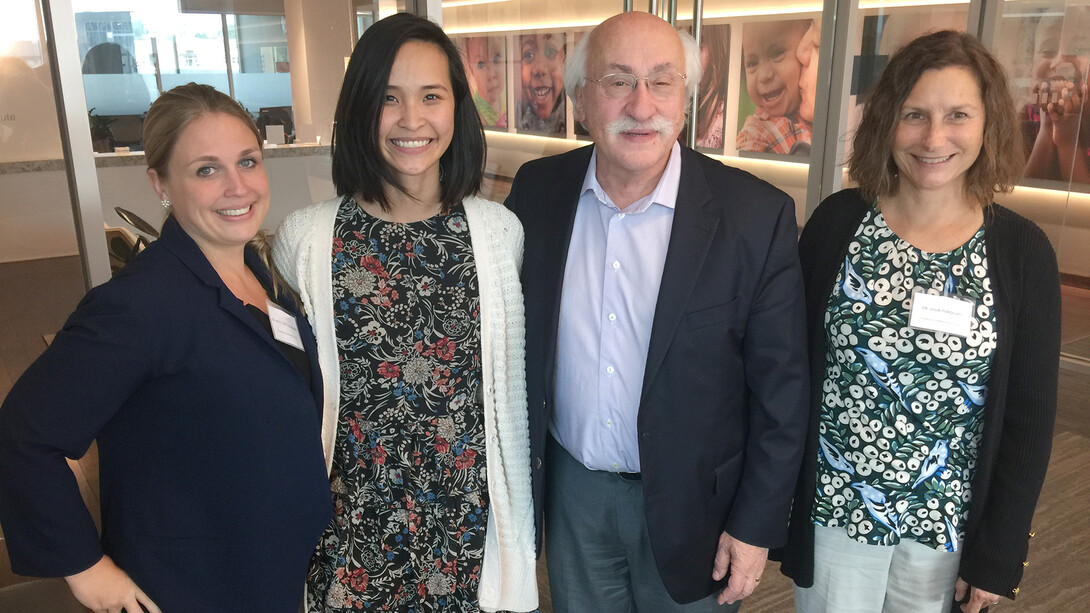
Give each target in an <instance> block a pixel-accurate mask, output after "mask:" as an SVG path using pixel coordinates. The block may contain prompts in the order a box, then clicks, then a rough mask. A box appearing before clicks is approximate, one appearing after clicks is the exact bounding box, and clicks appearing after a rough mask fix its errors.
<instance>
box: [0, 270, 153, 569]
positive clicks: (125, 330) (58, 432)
mask: <svg viewBox="0 0 1090 613" xmlns="http://www.w3.org/2000/svg"><path fill="white" fill-rule="evenodd" d="M111 289H116V288H109V287H99V288H96V289H95V290H92V291H91V293H89V294H88V295H87V296H86V297H85V298H84V300H83V301H82V302H81V303H80V306H79V307H78V308H77V309H76V311H75V313H73V314H72V316H71V317H70V318H69V319H68V321H67V323H66V324H65V326H64V328H63V329H62V330H61V332H60V333H59V334H57V337H56V339H55V340H54V342H53V343H52V345H51V346H50V347H49V348H48V349H47V350H46V351H45V353H44V354H42V356H41V357H40V358H39V359H38V360H37V361H35V362H34V363H33V364H32V365H31V366H30V368H29V369H27V371H26V372H25V373H24V374H23V376H22V377H20V379H19V380H18V381H17V382H16V383H15V386H14V387H13V388H12V390H11V393H10V394H8V396H7V398H6V400H5V401H4V404H3V406H2V407H0V523H2V524H3V527H4V536H5V537H6V539H7V546H8V554H9V556H10V558H11V567H12V570H14V571H15V572H16V573H19V574H21V575H29V576H39V577H57V576H66V575H71V574H75V573H77V572H80V571H83V570H86V569H87V568H89V567H90V566H92V565H93V564H94V563H95V562H97V561H98V560H99V558H101V556H102V549H101V547H100V545H99V538H98V533H97V531H96V529H95V523H94V521H93V520H92V519H91V515H90V513H88V511H87V508H86V507H85V506H84V504H83V500H82V498H81V497H80V492H79V487H78V486H77V484H76V480H75V478H74V476H73V475H72V471H71V470H70V469H69V467H68V464H67V462H66V461H65V458H70V459H77V458H80V457H81V456H83V455H84V454H85V453H86V452H87V449H88V447H89V446H90V445H91V442H92V441H93V440H94V439H95V438H96V436H97V435H98V433H99V431H100V430H102V428H103V427H104V426H105V425H106V424H107V423H108V422H109V421H110V420H111V419H112V418H113V417H114V416H115V414H116V413H117V412H118V410H119V409H120V408H121V407H122V406H123V405H124V403H125V402H126V400H127V399H128V398H129V397H130V396H131V395H132V394H133V392H134V391H135V390H136V389H137V388H138V387H139V386H140V385H141V384H142V383H143V382H144V381H145V380H146V379H147V378H148V376H149V375H148V372H149V369H150V368H151V366H149V364H150V363H152V362H153V361H154V360H153V359H151V357H150V356H151V355H153V354H154V353H155V351H156V348H155V347H154V343H155V341H153V340H152V339H151V337H150V335H149V334H146V333H145V330H147V329H149V328H150V326H149V325H148V324H147V323H146V321H147V318H148V315H147V313H146V309H148V307H140V306H138V305H136V304H134V301H133V300H128V299H126V298H127V297H126V295H124V292H117V291H111Z"/></svg>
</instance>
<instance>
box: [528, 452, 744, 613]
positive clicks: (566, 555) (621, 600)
mask: <svg viewBox="0 0 1090 613" xmlns="http://www.w3.org/2000/svg"><path fill="white" fill-rule="evenodd" d="M546 454H547V455H546V457H547V461H548V466H549V481H548V483H547V484H546V488H547V490H546V505H545V518H546V529H545V561H546V564H547V565H548V569H549V586H550V589H551V591H552V600H553V610H554V611H555V612H556V613H586V612H593V613H637V612H639V613H705V612H706V613H733V612H734V611H737V610H738V608H739V607H740V606H741V603H740V602H738V603H735V604H734V605H730V606H728V605H720V604H718V603H717V602H716V601H715V598H716V594H713V595H711V596H709V597H708V598H704V599H702V600H698V601H697V602H693V603H690V604H684V605H683V604H678V603H676V602H674V600H673V599H672V598H670V595H669V594H668V593H667V592H666V586H665V585H663V583H662V578H661V577H660V576H659V572H658V569H657V568H656V566H655V558H654V555H653V553H652V552H651V541H650V538H649V537H648V534H647V520H646V518H645V517H644V512H643V484H642V483H641V482H640V481H631V480H627V479H624V478H622V477H620V476H618V475H617V474H615V473H610V472H603V471H597V470H590V469H588V468H586V467H585V466H583V465H582V464H581V463H580V462H579V461H578V460H576V459H575V458H573V457H572V456H571V454H569V453H568V452H567V451H566V450H565V449H564V448H563V447H562V446H561V445H560V444H559V443H557V442H556V440H554V439H553V437H552V436H550V437H549V440H548V444H547V449H546ZM678 521H684V517H683V516H679V518H678ZM711 572H712V569H711V568H710V567H709V568H708V574H711Z"/></svg>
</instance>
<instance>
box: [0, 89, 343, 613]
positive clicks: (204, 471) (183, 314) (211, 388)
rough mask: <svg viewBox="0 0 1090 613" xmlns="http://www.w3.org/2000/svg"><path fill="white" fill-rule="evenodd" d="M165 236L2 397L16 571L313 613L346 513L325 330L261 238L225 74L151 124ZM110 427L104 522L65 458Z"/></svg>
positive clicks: (130, 603) (177, 96) (147, 597)
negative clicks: (332, 536) (320, 550)
mask: <svg viewBox="0 0 1090 613" xmlns="http://www.w3.org/2000/svg"><path fill="white" fill-rule="evenodd" d="M144 142H145V147H146V155H147V160H148V166H149V169H148V175H149V177H150V179H151V182H152V186H153V187H154V188H155V191H156V192H157V193H158V195H159V197H160V198H161V199H162V200H163V202H164V205H169V206H170V208H171V215H170V217H169V218H168V219H167V221H166V223H165V224H164V226H163V231H162V236H161V237H160V238H159V240H158V241H156V242H154V243H152V244H151V245H150V246H149V247H148V248H147V249H146V250H145V251H144V252H143V253H141V254H140V255H138V256H137V257H136V258H135V259H134V260H133V261H132V262H130V263H129V264H128V265H127V266H126V267H125V268H124V269H123V270H122V271H121V272H120V273H118V274H117V275H116V276H115V277H114V278H113V279H112V280H110V281H109V282H108V283H105V284H104V285H102V286H99V287H97V288H95V289H93V290H91V291H90V292H89V293H88V294H87V296H86V297H84V299H83V301H82V302H81V303H80V305H79V307H78V308H77V309H76V311H75V313H73V314H72V316H71V317H70V318H69V320H68V322H67V323H66V324H65V326H64V329H63V330H62V331H61V332H60V333H59V334H58V335H57V337H56V340H55V341H54V343H53V344H52V346H51V347H50V348H49V349H48V350H47V351H46V352H45V353H44V354H43V355H42V356H41V358H40V359H38V361H36V362H35V363H34V364H33V365H32V366H31V367H30V368H29V369H28V370H27V371H26V373H25V374H24V375H23V376H22V378H20V380H19V381H18V382H17V383H16V384H15V386H14V388H13V389H12V390H11V393H10V394H9V395H8V397H7V399H6V401H5V402H4V404H3V406H2V408H0V523H2V525H3V529H4V535H5V537H6V538H7V545H8V552H9V555H10V558H11V565H12V569H13V570H14V571H15V572H17V573H20V574H25V575H34V576H63V577H65V578H66V579H67V580H68V583H69V585H70V587H71V588H72V591H73V593H74V594H75V595H76V597H77V598H78V599H79V600H80V601H81V602H82V603H83V604H84V605H86V606H88V607H90V608H92V609H95V610H108V611H120V610H122V608H124V609H125V610H127V611H129V612H130V613H133V612H136V611H140V610H141V606H143V607H145V608H146V609H147V610H148V611H151V612H153V613H155V612H158V611H166V612H167V613H174V612H185V611H202V612H208V611H284V612H285V613H286V612H291V613H294V612H295V611H297V610H298V607H299V604H300V602H301V600H302V595H303V584H304V578H305V576H306V569H307V563H308V561H309V558H310V555H311V553H312V552H313V550H314V546H315V544H316V543H317V542H318V538H319V537H320V535H321V533H322V529H323V528H324V527H325V525H326V523H327V522H328V521H329V518H330V517H331V511H332V504H331V500H330V494H329V483H328V481H327V480H326V476H325V463H324V460H323V457H322V451H321V442H320V435H319V427H320V419H321V418H320V407H321V401H322V398H321V394H322V392H321V373H320V372H319V370H318V366H317V360H316V350H315V345H314V340H313V339H314V337H313V334H312V332H311V329H310V327H309V325H308V324H307V321H306V319H305V318H304V317H303V316H302V315H301V314H300V312H299V310H298V308H297V307H296V305H295V302H294V300H292V299H291V298H290V297H289V296H288V295H287V294H284V293H281V292H278V291H276V289H275V288H276V284H275V283H273V281H272V277H271V275H270V273H269V270H268V268H266V266H265V264H263V263H262V259H261V257H259V255H258V254H257V253H256V252H255V250H254V249H252V248H251V247H249V246H248V243H249V242H250V241H251V239H252V238H253V237H254V235H255V233H257V231H258V229H259V227H260V225H261V223H262V221H263V219H264V216H265V213H266V212H267V210H268V203H269V197H268V196H269V194H268V181H267V179H266V176H265V170H264V166H263V164H262V157H261V146H260V140H259V138H258V132H257V130H256V128H255V127H254V125H253V121H252V120H251V119H250V117H249V115H248V114H247V113H246V112H245V111H244V110H242V109H241V107H239V105H238V104H237V103H235V102H234V101H233V100H231V99H230V98H228V97H226V96H224V95H223V94H221V93H218V92H216V91H215V90H214V89H212V88H211V87H209V86H205V85H196V84H193V83H191V84H189V85H184V86H181V87H178V88H175V89H173V90H171V91H169V92H167V93H165V94H163V96H162V97H160V98H159V100H157V101H156V102H155V104H153V105H152V107H151V109H150V110H149V111H148V115H147V119H146V121H145V124H144ZM93 440H97V441H98V449H99V461H100V476H101V505H102V535H101V539H100V537H99V535H98V533H97V531H96V529H95V524H94V522H93V521H92V519H91V517H90V514H89V513H88V512H87V509H86V507H85V506H84V505H83V503H82V501H81V498H80V493H79V489H78V487H77V485H76V482H75V480H74V478H73V476H72V473H71V471H70V470H69V468H68V466H67V464H66V462H65V458H66V457H67V458H78V457H80V456H82V455H83V454H84V453H85V452H86V451H87V449H88V447H89V446H90V444H91V442H92V441H93Z"/></svg>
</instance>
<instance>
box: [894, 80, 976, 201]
mask: <svg viewBox="0 0 1090 613" xmlns="http://www.w3.org/2000/svg"><path fill="white" fill-rule="evenodd" d="M984 121H985V116H984V101H983V100H982V99H981V95H980V85H979V84H978V83H977V80H976V77H975V76H973V73H972V72H970V71H969V69H967V68H965V67H963V66H948V67H946V68H935V69H931V70H927V71H924V73H923V74H922V75H920V78H919V80H918V81H916V85H915V87H913V88H912V91H911V92H909V94H908V98H906V99H905V101H904V104H902V105H901V114H900V116H899V119H898V122H897V128H896V132H895V133H894V136H893V161H894V163H895V164H896V165H897V169H898V171H899V176H900V179H901V183H900V190H902V191H905V190H907V191H914V192H936V191H948V192H949V193H950V194H951V197H958V198H960V197H961V196H962V195H963V193H964V188H965V173H966V172H968V170H969V168H970V167H972V165H973V162H975V161H976V159H977V157H978V156H979V155H980V149H981V146H982V145H983V143H984Z"/></svg>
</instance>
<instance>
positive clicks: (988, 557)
mask: <svg viewBox="0 0 1090 613" xmlns="http://www.w3.org/2000/svg"><path fill="white" fill-rule="evenodd" d="M1025 223H1026V224H1028V223H1029V222H1025ZM1010 235H1011V238H1010V240H1011V241H1012V242H1013V241H1020V242H1022V245H1020V246H1021V249H1019V250H1018V251H1019V253H1020V254H1021V255H1022V257H1021V259H1020V261H1016V262H1015V266H1014V267H1012V270H1011V272H1010V273H1009V274H1007V275H1004V277H1010V278H1012V279H1014V278H1017V279H1018V280H1019V282H1020V284H1021V285H1020V287H1021V291H1020V292H1018V294H1017V295H1011V296H1009V298H1008V299H1009V300H1011V301H1012V302H1014V303H1015V304H1013V305H1012V307H1013V308H1012V312H1013V313H1014V321H1012V322H1010V323H1009V324H1007V325H1006V326H1003V324H1002V322H999V326H1000V328H999V330H1000V334H1001V335H1002V334H1006V335H1008V336H1009V338H1010V341H1009V342H1010V343H1012V347H1011V350H1010V355H1011V362H1010V365H1009V366H1010V368H1009V373H1008V378H1007V384H1006V386H1004V387H1003V388H1002V389H993V388H991V386H989V389H988V406H987V407H986V408H985V410H989V409H990V408H991V407H992V406H994V405H993V402H994V403H995V404H999V405H1005V409H1004V413H1003V418H1002V425H1001V428H1002V430H1001V434H1000V439H999V443H998V445H999V448H998V453H997V454H996V456H995V461H994V466H993V468H992V478H991V481H990V485H989V490H988V495H987V499H986V500H985V501H983V502H984V504H985V505H986V506H985V508H984V510H983V512H982V513H981V514H980V516H979V517H980V519H979V521H980V524H979V527H978V528H977V529H976V530H974V531H973V537H972V539H971V540H968V541H967V542H966V544H965V550H964V551H963V556H962V561H961V569H960V572H961V577H962V578H963V579H964V580H965V581H967V582H968V583H969V584H970V585H972V586H974V587H978V588H981V589H984V590H987V591H989V592H992V593H993V594H999V595H1004V596H1008V597H1010V598H1013V597H1014V595H1015V594H1016V593H1017V592H1016V591H1015V590H1016V588H1017V586H1018V583H1019V581H1020V580H1021V578H1022V570H1023V563H1024V561H1025V560H1026V553H1027V552H1028V549H1029V533H1030V530H1031V521H1032V519H1033V512H1034V509H1035V507H1036V506H1037V498H1038V496H1039V495H1040V493H1041V487H1042V485H1043V483H1044V478H1045V472H1046V470H1047V469H1048V460H1049V456H1050V454H1051V451H1052V431H1053V425H1054V422H1055V419H1056V398H1057V379H1058V377H1059V354H1060V278H1059V271H1058V268H1057V265H1056V255H1055V253H1054V252H1053V251H1052V248H1051V246H1050V245H1049V243H1048V239H1047V238H1046V237H1045V236H1044V233H1043V232H1041V231H1040V230H1039V229H1038V228H1036V227H1030V228H1022V227H1018V228H1015V229H1013V230H1012V231H1011V232H1010ZM1000 247H1001V248H1008V247H1010V248H1012V249H1013V248H1015V246H1014V245H1001V246H1000ZM999 342H1000V343H1003V342H1005V341H1004V339H1003V337H1002V336H1000V338H999ZM993 395H995V397H994V398H993Z"/></svg>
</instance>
